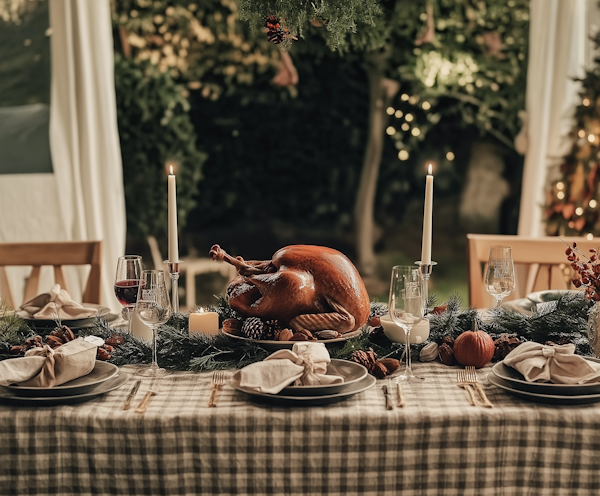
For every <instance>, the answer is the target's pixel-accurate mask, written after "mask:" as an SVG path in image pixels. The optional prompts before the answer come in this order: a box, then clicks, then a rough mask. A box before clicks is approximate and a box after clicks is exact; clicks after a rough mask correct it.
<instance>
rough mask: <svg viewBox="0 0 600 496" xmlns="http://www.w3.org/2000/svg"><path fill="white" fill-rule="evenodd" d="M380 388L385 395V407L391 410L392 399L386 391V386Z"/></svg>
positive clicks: (392, 407)
mask: <svg viewBox="0 0 600 496" xmlns="http://www.w3.org/2000/svg"><path fill="white" fill-rule="evenodd" d="M381 389H383V395H384V396H385V407H386V409H388V410H393V409H394V406H393V405H392V399H391V397H390V392H389V391H388V387H387V386H383V387H382V388H381Z"/></svg>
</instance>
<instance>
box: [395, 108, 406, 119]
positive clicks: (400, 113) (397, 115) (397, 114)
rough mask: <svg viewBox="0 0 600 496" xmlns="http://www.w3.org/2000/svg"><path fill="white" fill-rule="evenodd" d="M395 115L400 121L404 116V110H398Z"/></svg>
mask: <svg viewBox="0 0 600 496" xmlns="http://www.w3.org/2000/svg"><path fill="white" fill-rule="evenodd" d="M394 115H395V116H396V119H400V117H402V116H403V115H404V114H403V113H402V110H396V113H395V114H394Z"/></svg>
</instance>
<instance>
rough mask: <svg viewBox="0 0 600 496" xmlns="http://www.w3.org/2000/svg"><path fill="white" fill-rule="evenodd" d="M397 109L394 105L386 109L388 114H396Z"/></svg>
mask: <svg viewBox="0 0 600 496" xmlns="http://www.w3.org/2000/svg"><path fill="white" fill-rule="evenodd" d="M395 111H396V109H394V107H388V108H387V109H386V112H387V115H394V112H395Z"/></svg>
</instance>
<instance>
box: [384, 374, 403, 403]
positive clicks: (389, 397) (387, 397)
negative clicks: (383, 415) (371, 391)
mask: <svg viewBox="0 0 600 496" xmlns="http://www.w3.org/2000/svg"><path fill="white" fill-rule="evenodd" d="M388 382H389V386H390V387H391V386H392V381H391V380H389V381H388ZM394 383H395V384H396V395H397V396H398V401H397V402H396V406H398V407H400V408H404V406H405V405H406V401H405V400H404V391H402V385H401V384H400V382H398V381H397V380H396V381H394ZM381 389H382V390H383V394H384V396H385V408H386V409H387V410H393V409H394V405H393V403H392V395H391V393H390V391H389V389H388V386H387V385H385V386H382V388H381Z"/></svg>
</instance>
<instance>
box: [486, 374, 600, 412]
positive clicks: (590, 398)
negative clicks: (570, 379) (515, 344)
mask: <svg viewBox="0 0 600 496" xmlns="http://www.w3.org/2000/svg"><path fill="white" fill-rule="evenodd" d="M488 381H489V382H490V383H492V384H493V385H494V386H497V387H499V388H501V389H504V390H505V391H508V392H509V393H511V394H514V395H515V396H518V397H519V398H523V399H524V400H528V401H535V402H539V403H550V404H553V405H581V404H584V403H596V402H598V401H600V394H587V395H572V396H566V395H558V394H539V393H532V392H529V391H523V390H521V389H517V388H515V387H514V386H513V384H512V383H509V382H507V381H504V380H502V379H500V378H499V377H497V376H496V375H494V374H489V375H488Z"/></svg>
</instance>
